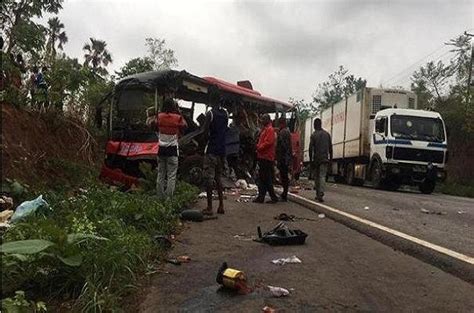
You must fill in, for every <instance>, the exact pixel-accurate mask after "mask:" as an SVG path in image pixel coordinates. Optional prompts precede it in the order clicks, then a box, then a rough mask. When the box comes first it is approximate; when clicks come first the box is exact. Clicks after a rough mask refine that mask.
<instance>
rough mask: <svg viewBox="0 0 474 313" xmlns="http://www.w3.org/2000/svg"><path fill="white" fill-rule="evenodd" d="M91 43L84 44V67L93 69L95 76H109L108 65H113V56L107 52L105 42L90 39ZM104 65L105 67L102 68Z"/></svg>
mask: <svg viewBox="0 0 474 313" xmlns="http://www.w3.org/2000/svg"><path fill="white" fill-rule="evenodd" d="M90 41H91V42H90V43H86V44H84V47H83V48H82V50H84V51H85V52H86V53H85V55H84V58H85V61H84V66H87V67H91V65H92V71H93V72H94V73H95V74H99V75H107V69H106V68H105V67H107V65H109V63H112V55H111V54H110V52H109V51H108V50H107V43H106V42H105V41H103V40H99V39H94V38H90ZM102 65H103V66H104V67H102Z"/></svg>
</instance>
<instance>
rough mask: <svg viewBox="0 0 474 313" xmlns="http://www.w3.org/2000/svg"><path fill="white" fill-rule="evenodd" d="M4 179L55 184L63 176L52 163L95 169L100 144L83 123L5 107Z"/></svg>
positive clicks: (3, 107) (3, 114) (3, 120)
mask: <svg viewBox="0 0 474 313" xmlns="http://www.w3.org/2000/svg"><path fill="white" fill-rule="evenodd" d="M1 144H2V178H11V179H18V180H20V181H22V182H25V183H28V184H30V185H34V184H35V182H37V181H40V182H44V180H45V179H51V180H54V178H55V177H57V176H60V175H61V172H60V171H57V170H55V168H54V167H51V166H48V162H49V161H51V160H66V161H70V162H75V163H83V164H89V165H91V164H92V163H93V162H94V160H95V159H96V155H97V144H96V143H95V141H94V139H92V138H89V137H88V135H87V133H86V130H85V129H84V127H83V126H82V124H81V122H79V121H77V120H75V119H72V118H66V117H64V116H60V115H57V114H54V113H53V112H48V113H42V114H40V113H39V112H36V111H27V110H25V109H19V108H16V107H14V106H11V105H9V104H5V103H4V104H2V141H1Z"/></svg>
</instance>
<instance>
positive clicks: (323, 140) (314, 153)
mask: <svg viewBox="0 0 474 313" xmlns="http://www.w3.org/2000/svg"><path fill="white" fill-rule="evenodd" d="M309 160H310V162H311V164H312V165H313V166H314V175H313V177H314V189H316V200H318V201H319V202H324V200H323V197H324V187H325V185H326V174H327V172H328V165H329V162H330V161H331V160H332V142H331V135H329V133H328V132H327V131H325V130H324V129H322V128H321V119H319V118H316V119H315V120H314V132H313V134H312V135H311V139H310V143H309Z"/></svg>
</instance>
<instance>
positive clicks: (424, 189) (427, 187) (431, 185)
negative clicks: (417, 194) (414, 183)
mask: <svg viewBox="0 0 474 313" xmlns="http://www.w3.org/2000/svg"><path fill="white" fill-rule="evenodd" d="M435 186H436V183H435V182H434V181H432V180H425V181H424V182H422V183H421V184H420V186H419V189H420V191H421V193H424V194H426V195H429V194H430V193H432V192H433V191H434V189H435Z"/></svg>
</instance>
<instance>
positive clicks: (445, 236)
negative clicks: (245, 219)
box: [300, 182, 474, 256]
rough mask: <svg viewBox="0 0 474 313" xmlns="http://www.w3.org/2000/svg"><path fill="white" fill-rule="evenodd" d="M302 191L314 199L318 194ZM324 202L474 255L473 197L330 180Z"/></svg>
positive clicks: (304, 194)
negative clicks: (385, 188) (425, 193)
mask: <svg viewBox="0 0 474 313" xmlns="http://www.w3.org/2000/svg"><path fill="white" fill-rule="evenodd" d="M308 183H309V182H306V185H308ZM303 184H305V183H304V182H303ZM300 195H302V196H304V197H306V198H309V199H314V195H315V194H314V191H312V190H311V191H309V190H305V191H301V192H300ZM324 204H326V205H329V206H331V207H334V208H337V209H340V210H343V211H345V212H348V213H351V214H354V215H356V216H359V217H363V218H365V219H368V220H370V221H373V222H376V223H379V224H382V225H384V226H387V227H390V228H393V229H395V230H398V231H402V232H404V233H406V234H409V235H412V236H415V237H417V238H419V239H423V240H426V241H428V242H431V243H434V244H437V245H440V246H443V247H445V248H448V249H451V250H454V251H457V252H460V253H463V254H466V255H469V256H474V199H471V198H462V197H454V196H448V195H444V194H431V195H424V194H421V193H419V192H415V191H409V190H403V191H395V192H390V191H383V190H376V189H372V188H370V187H353V186H348V185H343V184H334V183H328V188H327V191H326V196H325V202H324Z"/></svg>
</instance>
